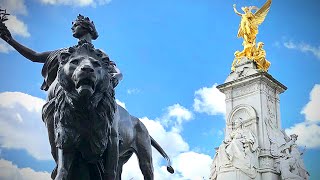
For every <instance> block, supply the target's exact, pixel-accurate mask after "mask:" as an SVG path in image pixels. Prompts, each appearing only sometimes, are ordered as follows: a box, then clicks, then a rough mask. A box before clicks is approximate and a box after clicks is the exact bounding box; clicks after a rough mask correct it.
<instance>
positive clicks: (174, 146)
mask: <svg viewBox="0 0 320 180" xmlns="http://www.w3.org/2000/svg"><path fill="white" fill-rule="evenodd" d="M140 119H141V121H142V122H143V123H144V125H145V126H146V127H147V129H148V131H149V133H150V135H151V136H152V137H153V138H154V139H155V140H156V141H157V142H158V143H159V144H160V145H161V147H162V148H163V149H164V150H165V151H166V153H167V154H168V155H169V156H170V158H171V160H172V164H173V168H174V169H175V174H170V173H168V172H167V171H166V167H165V165H164V164H163V158H162V156H161V155H160V154H159V153H158V152H157V151H156V150H155V149H153V154H152V155H153V166H154V176H155V179H161V180H186V179H192V180H197V179H199V180H202V177H205V178H208V176H209V173H210V164H211V162H212V159H211V157H210V156H208V155H205V154H200V153H196V152H193V151H190V150H189V145H188V143H187V142H185V141H184V140H183V138H182V136H181V134H180V133H179V132H176V131H173V130H170V131H166V130H165V128H164V127H163V125H162V124H161V123H160V120H159V121H158V120H150V119H148V118H147V117H144V118H140ZM122 178H123V179H132V178H133V179H143V176H142V173H141V171H140V169H139V165H138V160H137V157H136V156H135V155H134V156H133V157H132V158H131V159H130V160H129V161H128V162H127V164H125V165H124V168H123V174H122Z"/></svg>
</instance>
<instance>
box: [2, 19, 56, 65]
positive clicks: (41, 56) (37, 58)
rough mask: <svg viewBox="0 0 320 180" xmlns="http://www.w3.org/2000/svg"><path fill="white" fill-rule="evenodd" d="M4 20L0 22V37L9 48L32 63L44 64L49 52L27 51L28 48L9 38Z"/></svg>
mask: <svg viewBox="0 0 320 180" xmlns="http://www.w3.org/2000/svg"><path fill="white" fill-rule="evenodd" d="M3 22H4V20H3V19H1V20H0V37H1V39H3V40H4V41H6V42H7V43H8V44H9V45H10V46H12V47H13V48H14V49H15V50H17V51H18V52H19V53H20V54H21V55H22V56H24V57H25V58H27V59H29V60H30V61H32V62H40V63H44V62H45V61H46V59H47V57H48V56H49V54H50V53H51V51H48V52H43V53H37V52H35V51H33V50H32V49H29V48H28V47H26V46H24V45H22V44H20V43H19V42H17V41H16V40H14V39H13V37H12V36H11V33H10V31H9V30H8V28H7V26H6V25H5V24H4V23H3Z"/></svg>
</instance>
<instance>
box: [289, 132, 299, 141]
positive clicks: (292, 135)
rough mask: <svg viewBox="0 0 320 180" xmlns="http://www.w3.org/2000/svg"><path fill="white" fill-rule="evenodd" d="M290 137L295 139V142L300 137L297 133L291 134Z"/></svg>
mask: <svg viewBox="0 0 320 180" xmlns="http://www.w3.org/2000/svg"><path fill="white" fill-rule="evenodd" d="M290 138H291V140H293V141H294V142H295V141H296V140H297V139H298V135H297V134H291V135H290Z"/></svg>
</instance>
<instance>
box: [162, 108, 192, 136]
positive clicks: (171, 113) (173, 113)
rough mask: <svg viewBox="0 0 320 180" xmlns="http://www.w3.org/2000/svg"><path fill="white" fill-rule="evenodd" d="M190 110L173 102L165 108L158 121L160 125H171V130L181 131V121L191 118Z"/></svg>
mask: <svg viewBox="0 0 320 180" xmlns="http://www.w3.org/2000/svg"><path fill="white" fill-rule="evenodd" d="M192 118H193V115H192V112H191V111H189V110H188V109H187V108H185V107H183V106H181V105H180V104H174V105H172V106H169V107H168V108H167V111H166V114H164V115H163V116H162V117H161V118H160V121H161V123H162V125H164V126H166V127H169V126H171V129H172V131H177V132H178V131H182V129H183V128H182V124H183V122H187V121H190V120H192Z"/></svg>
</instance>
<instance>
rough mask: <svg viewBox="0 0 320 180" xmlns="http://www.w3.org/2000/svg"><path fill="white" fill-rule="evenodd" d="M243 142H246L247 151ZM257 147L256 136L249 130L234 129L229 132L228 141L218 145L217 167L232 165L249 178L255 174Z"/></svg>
mask: <svg viewBox="0 0 320 180" xmlns="http://www.w3.org/2000/svg"><path fill="white" fill-rule="evenodd" d="M244 143H248V148H250V150H249V151H247V152H245V148H244ZM257 148H258V143H257V138H256V136H255V135H254V134H253V133H252V132H251V131H250V130H244V129H242V128H239V129H236V130H234V131H233V132H231V134H230V141H228V142H227V143H224V144H222V145H221V146H220V147H219V151H218V158H217V161H218V162H217V164H218V168H221V167H223V166H228V165H231V166H234V167H236V168H238V169H240V170H241V171H242V172H244V173H245V174H246V175H248V176H249V177H250V178H254V177H255V176H256V170H255V168H257V163H258V162H257V156H256V155H255V151H256V150H257Z"/></svg>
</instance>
